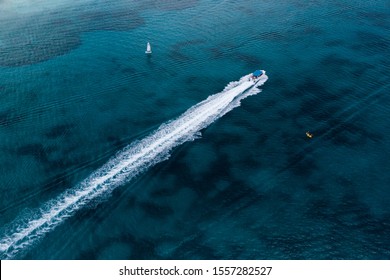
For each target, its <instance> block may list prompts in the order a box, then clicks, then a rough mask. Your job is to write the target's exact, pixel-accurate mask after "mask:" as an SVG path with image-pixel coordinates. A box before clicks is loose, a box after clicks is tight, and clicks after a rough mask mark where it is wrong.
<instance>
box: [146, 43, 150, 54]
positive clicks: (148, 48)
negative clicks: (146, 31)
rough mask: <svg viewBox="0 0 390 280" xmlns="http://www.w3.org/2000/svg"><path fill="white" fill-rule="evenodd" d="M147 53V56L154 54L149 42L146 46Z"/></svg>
mask: <svg viewBox="0 0 390 280" xmlns="http://www.w3.org/2000/svg"><path fill="white" fill-rule="evenodd" d="M145 53H146V54H150V53H152V47H151V46H150V43H149V42H148V43H147V44H146V51H145Z"/></svg>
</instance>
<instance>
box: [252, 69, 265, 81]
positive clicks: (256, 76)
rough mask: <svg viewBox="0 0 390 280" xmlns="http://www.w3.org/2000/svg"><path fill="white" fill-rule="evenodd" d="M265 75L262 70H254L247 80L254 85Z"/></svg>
mask: <svg viewBox="0 0 390 280" xmlns="http://www.w3.org/2000/svg"><path fill="white" fill-rule="evenodd" d="M264 75H265V71H264V70H256V71H255V72H253V73H252V75H251V76H250V78H249V80H252V81H253V82H254V83H255V84H256V83H257V82H258V81H259V80H260V79H261V78H262V77H263V76H264Z"/></svg>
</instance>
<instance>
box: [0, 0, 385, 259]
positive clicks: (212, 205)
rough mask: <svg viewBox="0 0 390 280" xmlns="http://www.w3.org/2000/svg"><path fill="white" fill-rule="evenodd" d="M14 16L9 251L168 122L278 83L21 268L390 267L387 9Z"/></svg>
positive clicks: (0, 139) (4, 85)
mask: <svg viewBox="0 0 390 280" xmlns="http://www.w3.org/2000/svg"><path fill="white" fill-rule="evenodd" d="M10 2H11V1H5V2H0V150H1V153H0V188H1V195H0V240H1V242H0V244H1V243H3V244H4V242H5V241H6V240H7V237H9V236H11V235H12V233H15V232H18V228H19V229H20V228H23V227H24V226H26V224H27V223H28V221H29V220H37V219H39V218H40V211H42V209H46V208H47V207H48V206H47V204H45V203H47V201H49V200H53V199H54V200H55V199H56V198H57V197H58V196H59V195H60V194H62V193H64V192H65V191H66V190H69V189H72V188H73V187H75V186H77V185H78V184H80V182H82V181H83V180H84V179H85V178H88V177H89V176H91V174H93V173H94V172H95V171H96V170H98V169H99V168H100V167H101V166H102V165H103V164H104V163H106V162H107V161H108V160H109V159H110V158H112V157H115V155H116V154H117V153H118V152H119V151H121V150H122V149H123V148H125V147H126V146H127V145H129V144H131V143H134V141H136V140H139V139H142V138H144V137H145V136H147V135H149V134H150V133H152V132H153V131H154V130H155V129H157V128H158V127H159V125H160V124H162V123H164V122H166V121H169V120H171V119H174V118H177V117H179V116H180V114H181V113H183V112H185V111H186V110H187V109H188V108H190V107H191V106H193V105H195V104H196V103H198V102H200V101H202V100H204V99H206V98H207V97H208V96H210V95H212V94H215V93H218V92H220V91H221V90H223V88H224V87H225V86H226V85H227V84H228V83H229V82H231V81H236V80H238V79H239V78H240V77H242V76H243V75H246V74H248V73H249V72H251V71H253V70H255V69H265V70H266V71H267V74H268V76H269V80H268V81H267V82H266V83H265V84H264V86H262V92H261V93H258V94H257V95H254V96H250V97H248V98H246V99H245V100H243V101H242V104H241V106H240V107H237V108H235V109H234V110H232V111H231V112H229V113H228V114H226V115H225V116H223V117H222V118H220V119H218V120H216V121H215V122H214V123H212V124H211V125H210V126H208V127H207V128H206V129H204V130H202V137H201V138H200V139H197V140H195V141H190V142H186V143H184V144H182V145H180V146H179V147H177V148H175V149H174V150H173V151H172V152H171V155H170V158H169V159H168V160H165V161H163V162H161V163H158V164H156V165H154V166H152V167H151V168H148V169H147V170H146V171H145V172H142V174H140V175H139V176H137V177H136V178H134V179H132V180H126V181H124V182H121V183H120V185H119V186H118V187H117V188H115V189H114V190H113V191H112V192H111V191H110V192H109V194H110V195H108V196H107V195H104V196H101V197H98V198H95V199H94V200H93V201H92V202H91V203H89V204H88V205H86V206H84V207H81V208H80V209H78V211H74V212H72V214H71V215H69V217H68V218H67V219H64V220H63V221H62V222H61V223H60V224H59V225H58V226H57V227H53V229H52V230H49V231H48V232H46V233H45V234H44V235H42V237H41V238H40V239H39V240H38V241H37V242H35V243H34V244H32V245H31V246H28V247H26V248H23V249H20V250H18V249H17V248H16V247H13V248H11V249H10V250H13V251H17V253H16V254H15V256H14V257H15V258H18V259H389V258H390V222H389V221H390V175H389V170H390V162H389V155H390V144H389V143H390V121H389V117H388V116H389V113H390V96H389V92H390V76H389V73H390V56H389V54H390V37H389V34H390V12H389V11H390V6H389V2H388V1H385V0H377V1H351V0H339V1H323V0H318V1H277V2H276V1H268V0H262V1H255V0H243V1H228V0H227V1H210V0H199V1H197V0H185V1H125V0H120V1H115V2H113V1H103V0H102V1H87V0H85V1H84V2H83V1H80V2H81V3H78V4H72V3H68V2H67V1H64V2H63V3H60V4H49V3H50V1H47V2H45V1H42V2H41V3H40V4H38V6H37V5H31V4H29V1H25V2H22V1H19V3H20V5H22V6H21V7H16V6H12V5H10V4H9V3H10ZM134 2H135V3H134ZM147 41H150V42H151V44H152V48H153V54H152V56H150V57H148V56H146V55H145V53H144V50H145V47H146V42H147ZM306 131H310V132H312V133H313V135H314V137H313V138H312V139H309V138H307V137H306V135H305V132H306ZM39 209H41V210H39ZM33 234H34V233H31V234H26V236H25V237H24V238H25V239H26V240H28V239H29V238H30V237H31V236H32V235H33ZM0 249H1V247H0ZM0 257H1V258H5V257H7V255H6V254H5V253H4V251H3V252H0Z"/></svg>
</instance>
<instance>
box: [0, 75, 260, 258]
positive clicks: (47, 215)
mask: <svg viewBox="0 0 390 280" xmlns="http://www.w3.org/2000/svg"><path fill="white" fill-rule="evenodd" d="M248 77H249V75H246V76H244V77H242V78H241V79H240V80H239V81H237V82H232V83H230V84H228V85H227V86H226V87H225V89H224V90H223V91H222V92H220V93H217V94H214V95H211V96H209V97H208V98H207V99H206V100H204V101H202V102H200V103H198V104H196V105H194V106H193V107H191V108H190V109H188V110H187V111H186V112H184V113H183V114H182V115H181V116H179V117H178V118H176V119H174V120H172V121H169V122H167V123H164V124H162V125H161V126H160V127H159V128H158V129H157V130H156V131H154V132H153V133H151V134H150V135H149V136H147V137H146V138H144V139H142V140H140V141H136V142H134V143H132V144H130V145H129V146H128V147H126V148H124V149H123V150H122V151H120V152H119V153H118V154H117V155H116V156H115V157H114V158H112V159H111V160H109V161H108V162H107V163H106V164H105V165H103V166H102V167H101V168H99V169H98V170H96V171H95V172H94V173H92V174H91V175H90V176H89V177H88V178H87V179H85V180H84V181H82V182H81V183H80V184H78V185H77V186H75V187H74V188H71V189H69V190H68V191H66V192H64V193H63V194H61V195H59V196H58V197H57V198H55V199H53V200H51V201H49V202H47V203H45V204H44V205H43V206H42V207H41V208H40V209H39V210H38V211H37V213H35V214H33V215H31V217H30V218H29V219H27V220H23V221H15V222H14V223H12V224H11V227H10V230H8V232H7V233H5V234H4V237H2V239H1V240H0V258H1V259H6V258H14V257H16V256H17V255H18V254H19V253H21V252H24V251H25V250H26V249H28V247H30V246H31V245H32V244H34V243H35V242H37V241H38V240H39V239H40V238H42V237H43V236H44V235H45V234H46V233H47V232H50V231H52V230H53V229H54V228H55V227H56V226H58V225H59V224H60V223H62V222H63V221H64V220H65V219H66V218H68V217H70V216H72V215H73V214H74V213H75V212H76V211H77V210H78V209H80V208H81V207H83V206H85V205H86V204H87V203H88V202H90V201H91V200H94V199H97V198H99V197H101V196H103V195H107V194H109V193H111V192H112V190H113V189H114V188H116V187H117V186H119V185H121V184H123V183H124V182H126V181H128V180H130V179H131V178H133V177H134V176H136V175H138V174H140V173H141V172H143V171H145V170H146V169H148V168H149V167H151V166H153V165H155V164H157V163H159V162H161V161H163V160H166V159H168V157H169V155H170V151H171V150H172V149H173V148H174V147H176V146H178V145H180V144H182V143H184V142H186V141H191V140H194V139H196V138H197V137H198V135H199V132H200V130H202V129H203V128H205V127H207V126H208V125H210V124H211V123H213V122H214V121H215V120H217V119H218V118H220V117H222V116H223V115H224V114H226V113H227V112H229V111H230V110H232V109H233V108H235V107H237V106H239V105H240V100H242V99H243V98H245V97H247V96H249V95H252V94H256V93H258V92H259V91H260V90H258V89H257V88H256V87H257V86H260V85H262V84H264V82H265V81H266V80H267V79H268V77H267V76H266V75H264V76H263V77H262V79H261V80H260V81H259V82H258V83H257V85H256V87H254V86H253V85H254V83H253V81H250V80H249V79H248Z"/></svg>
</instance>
